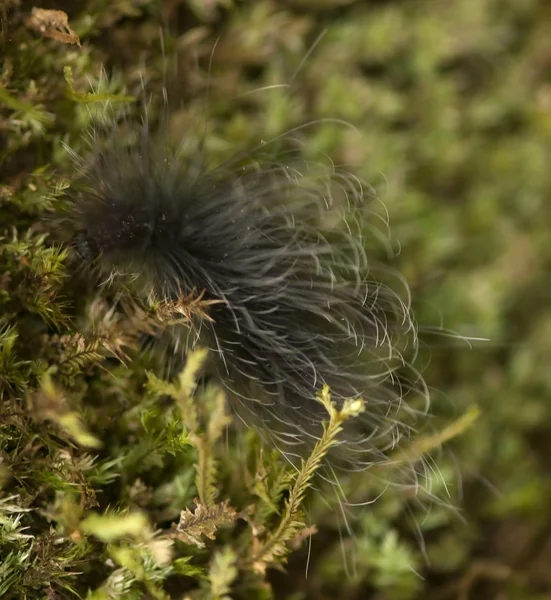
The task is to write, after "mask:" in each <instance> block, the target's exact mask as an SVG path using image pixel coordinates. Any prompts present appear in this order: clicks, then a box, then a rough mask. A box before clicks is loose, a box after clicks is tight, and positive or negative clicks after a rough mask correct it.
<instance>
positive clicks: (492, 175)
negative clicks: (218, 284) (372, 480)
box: [0, 0, 551, 600]
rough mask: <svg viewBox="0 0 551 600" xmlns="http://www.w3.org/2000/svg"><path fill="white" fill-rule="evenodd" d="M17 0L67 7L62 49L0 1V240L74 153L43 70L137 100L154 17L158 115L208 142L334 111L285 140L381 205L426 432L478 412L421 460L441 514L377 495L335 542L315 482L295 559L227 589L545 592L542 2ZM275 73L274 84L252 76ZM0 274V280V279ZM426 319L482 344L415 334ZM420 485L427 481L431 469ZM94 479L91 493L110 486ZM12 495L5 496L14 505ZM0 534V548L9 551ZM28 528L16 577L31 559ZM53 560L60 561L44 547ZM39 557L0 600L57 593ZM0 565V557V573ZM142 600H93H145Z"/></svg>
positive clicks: (59, 94)
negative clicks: (171, 73)
mask: <svg viewBox="0 0 551 600" xmlns="http://www.w3.org/2000/svg"><path fill="white" fill-rule="evenodd" d="M39 6H40V7H41V8H55V9H61V10H64V11H66V12H67V14H68V16H69V24H70V26H71V27H72V28H73V29H74V30H75V31H76V32H77V33H78V34H79V36H80V38H81V42H82V46H81V47H80V48H79V47H77V46H75V45H65V44H62V43H61V42H59V41H55V40H52V39H47V38H46V37H42V36H40V34H38V33H36V32H33V31H31V30H30V28H29V27H26V25H25V19H26V18H27V17H28V16H29V13H30V10H31V8H32V3H26V2H18V1H17V0H15V1H14V0H0V15H2V21H3V38H2V45H1V46H0V61H1V62H0V68H1V80H0V81H1V82H2V83H1V85H0V138H3V139H2V141H1V147H0V151H1V153H2V162H1V163H0V171H1V172H2V176H1V179H2V180H1V181H0V183H1V184H2V186H3V187H2V188H1V190H2V194H1V195H0V198H1V199H0V211H1V212H0V217H1V219H2V222H1V228H2V231H3V232H4V233H3V234H2V235H6V236H10V235H11V233H10V232H11V227H12V225H13V226H16V227H18V228H19V229H20V231H21V232H23V231H24V230H25V229H26V228H28V227H29V226H34V225H33V224H35V223H37V222H38V221H39V220H40V219H41V218H42V215H43V212H44V210H45V209H46V210H47V209H49V208H51V206H52V204H51V203H50V204H48V203H47V202H45V203H44V205H42V204H41V200H39V198H43V196H39V195H38V192H41V193H42V194H45V193H47V191H48V190H51V186H53V185H55V184H56V183H59V182H61V181H65V180H68V179H69V178H70V177H71V175H72V171H71V169H72V167H71V164H70V160H69V157H68V155H67V153H66V152H65V150H64V149H63V147H62V144H61V142H62V141H66V142H68V143H69V144H70V145H73V146H74V147H75V146H76V148H77V150H79V149H80V148H81V147H82V146H83V143H82V141H79V140H80V136H81V135H82V133H83V130H84V127H85V126H86V124H87V123H88V122H89V115H88V112H87V105H86V104H78V103H75V102H72V101H71V100H70V99H68V98H67V97H66V87H67V84H66V82H65V79H64V75H63V68H64V67H65V66H70V67H71V69H72V74H73V77H74V83H73V85H74V89H75V90H78V91H79V92H81V93H86V92H88V91H89V83H88V81H89V80H90V81H92V82H93V83H94V85H97V82H98V79H99V77H100V68H101V65H104V66H105V69H106V71H107V73H108V80H109V83H108V84H106V83H105V81H103V83H102V84H101V85H102V86H106V85H107V86H108V87H109V89H110V91H112V92H114V93H118V92H121V91H122V90H123V89H124V90H126V91H127V92H128V93H130V94H136V93H139V89H140V78H139V69H138V67H139V66H140V65H142V66H143V68H144V69H145V72H146V73H147V78H148V80H149V84H148V85H149V86H150V89H151V90H152V91H153V92H154V91H155V90H157V91H158V90H159V89H160V86H161V84H162V65H163V59H162V55H161V44H160V41H159V39H160V28H162V29H164V31H165V33H164V44H165V52H166V55H167V56H168V57H170V58H171V59H172V58H174V56H176V55H177V56H178V63H177V66H174V64H173V61H172V60H169V63H170V65H171V66H170V68H171V69H173V68H175V69H176V76H175V77H174V81H175V82H176V85H175V87H176V88H177V92H174V94H175V95H177V96H178V98H181V100H182V102H183V105H182V107H181V108H180V109H179V110H177V111H175V113H174V114H175V123H176V124H175V127H176V128H177V131H181V132H185V131H193V132H195V133H196V132H197V131H201V128H202V127H203V123H204V120H205V118H207V123H208V136H207V141H206V144H207V146H208V148H209V150H210V152H211V153H212V155H213V156H220V157H224V156H228V154H230V155H231V153H232V152H233V151H234V150H235V148H243V147H246V146H247V145H251V144H257V143H258V142H259V141H260V140H266V139H269V138H270V137H272V136H274V135H277V134H279V133H281V132H283V131H286V130H287V129H289V128H291V127H295V126H297V125H299V124H301V123H304V122H309V121H313V120H317V119H325V118H327V119H342V120H343V121H346V122H348V123H350V124H351V125H353V126H354V127H355V128H356V129H357V131H356V130H354V129H352V128H350V127H345V126H337V125H330V124H326V125H324V124H323V123H320V124H319V125H318V126H315V127H312V128H309V129H308V130H307V131H304V132H302V134H301V135H302V137H303V140H304V143H305V154H306V155H310V153H311V155H312V156H316V155H319V154H320V153H326V154H327V155H329V156H330V157H331V158H332V160H334V161H335V163H338V164H346V165H350V170H351V171H352V172H354V173H355V174H357V175H358V176H359V177H361V178H362V179H363V180H365V181H367V182H369V184H370V185H372V186H373V188H374V189H375V190H376V192H377V194H378V196H379V198H380V199H381V201H382V203H383V204H384V205H385V207H386V209H387V210H388V213H389V216H390V222H391V230H392V238H393V240H394V241H395V243H396V247H398V246H397V244H398V243H399V245H400V248H401V252H400V253H399V255H398V256H397V258H396V259H395V260H394V261H393V262H392V266H393V267H396V268H398V269H399V270H401V271H402V272H403V273H404V275H405V277H406V279H407V280H408V282H409V284H410V286H411V290H412V296H413V304H414V308H415V310H416V314H417V320H418V321H419V323H420V324H421V326H422V328H423V326H424V332H422V335H421V339H422V343H423V348H424V349H423V353H422V357H423V361H424V363H426V369H425V370H424V375H425V377H426V380H427V383H428V384H429V386H430V387H431V389H432V390H433V407H434V408H433V410H434V413H435V416H436V422H437V423H439V424H440V423H441V424H442V426H444V425H445V424H446V423H449V422H451V421H453V420H454V419H456V418H458V417H459V416H460V415H461V414H463V413H464V412H466V411H467V410H468V409H469V408H470V407H472V406H473V405H476V406H478V407H479V408H480V410H481V415H480V417H479V418H478V420H477V421H476V422H475V423H474V425H472V426H471V427H470V428H469V429H467V430H466V431H465V432H463V433H462V435H460V436H459V437H457V438H456V439H454V440H453V441H452V442H450V443H449V444H447V445H446V449H447V451H446V452H444V453H443V454H442V455H441V456H440V455H439V454H438V455H436V456H435V459H434V461H435V470H436V469H439V470H440V471H441V473H442V477H443V478H444V480H445V481H447V482H448V483H449V487H450V504H452V505H453V506H455V507H457V510H452V509H451V508H449V507H441V506H434V507H432V508H427V510H426V511H425V510H424V509H422V508H419V507H418V506H416V505H412V504H411V503H410V502H409V500H410V498H408V497H407V494H400V493H399V492H398V491H390V492H389V493H388V494H385V495H383V497H382V498H381V499H380V500H378V501H377V502H376V503H375V504H373V505H371V506H367V507H364V508H363V509H362V510H361V511H359V510H355V511H354V515H353V517H352V523H353V525H352V527H353V531H354V536H353V537H354V539H355V542H354V543H355V545H356V550H355V551H354V550H353V548H352V546H353V545H354V544H353V543H352V541H351V539H350V537H349V536H348V535H347V534H345V541H344V543H343V544H341V542H340V538H339V535H338V534H337V529H338V527H339V524H338V523H337V519H336V518H335V514H334V511H335V509H333V511H329V510H324V509H323V508H322V504H323V503H322V502H321V501H319V500H318V501H316V499H315V498H314V499H313V500H311V502H312V506H311V515H312V519H313V521H314V523H316V525H317V527H318V530H319V531H318V533H317V534H315V535H314V536H313V537H312V538H311V544H312V548H311V558H310V561H309V566H308V571H307V570H306V562H307V553H308V548H307V545H308V544H305V545H303V547H302V548H301V549H299V550H298V551H297V552H296V553H294V554H292V555H291V557H290V561H289V564H288V565H287V572H286V573H278V572H276V573H271V574H269V577H268V580H267V581H270V582H271V585H272V591H270V589H269V588H268V587H267V585H268V584H267V583H266V582H264V583H262V585H260V584H258V585H257V587H254V586H253V587H251V588H250V589H247V588H246V587H244V588H242V589H239V590H238V591H236V592H235V596H234V595H232V594H230V595H231V596H232V597H236V598H257V597H265V598H269V597H275V598H285V599H289V600H300V599H302V598H316V599H327V600H329V599H333V598H339V599H342V600H355V599H357V600H360V599H367V598H373V599H389V600H393V599H399V600H401V599H410V598H411V599H413V598H427V599H434V600H436V599H442V600H444V599H447V598H450V599H451V598H457V599H458V600H467V599H471V598H472V599H474V598H477V599H485V598H492V599H494V598H495V599H496V600H497V599H499V600H502V599H509V598H510V599H517V598H518V599H523V600H536V599H538V600H540V599H541V600H543V599H547V598H551V485H550V484H551V478H550V473H551V455H550V453H551V443H550V440H551V311H550V310H549V303H550V301H551V287H550V285H551V278H550V271H549V269H550V266H551V235H550V233H549V232H550V230H551V204H550V201H551V197H550V192H551V160H550V159H551V4H550V3H549V2H547V1H546V0H450V1H448V2H442V1H437V0H419V1H416V2H415V1H407V0H395V1H392V0H389V1H382V0H379V1H363V2H362V1H359V0H358V1H353V0H286V1H284V0H281V1H279V2H278V1H276V0H272V1H268V0H255V1H250V2H245V1H244V2H238V1H235V2H232V1H231V0H220V1H218V0H189V1H187V2H185V1H179V0H167V1H166V2H164V3H160V2H159V1H154V0H88V1H82V0H74V1H67V2H50V3H43V4H39ZM322 34H323V35H322ZM320 36H321V37H320ZM215 43H216V47H215V48H214V46H215ZM213 48H214V50H213ZM209 61H211V62H212V64H211V68H210V72H209ZM142 72H143V69H142ZM281 84H290V87H286V88H277V87H276V88H273V89H264V91H257V92H254V90H259V88H267V87H269V86H278V85H281ZM102 89H103V88H102ZM207 89H208V90H209V102H208V104H206V102H205V98H206V93H207ZM14 99H17V100H14ZM32 106H34V107H37V108H35V109H34V110H31V107H32ZM79 144H80V146H79ZM46 165H47V167H46ZM32 186H34V188H33V187H32ZM37 189H38V192H37ZM33 194H34V195H33ZM38 230H40V227H39V226H38ZM5 252H8V251H5ZM6 256H7V255H6V254H4V258H5V260H7V259H6ZM4 268H5V269H7V267H5V266H4ZM12 270H13V267H12ZM10 281H11V280H8V279H7V278H6V277H4V278H3V275H2V273H1V272H0V290H1V293H2V294H7V292H6V291H5V290H9V287H10ZM4 306H6V305H4ZM8 313H9V311H8V309H7V308H6V311H5V314H6V315H8ZM10 314H11V313H10ZM441 327H443V328H445V329H446V330H449V331H450V332H456V333H457V334H458V336H464V337H472V338H480V339H482V338H486V339H487V341H473V342H470V343H468V342H466V341H462V340H461V339H460V337H458V336H455V337H454V336H453V335H450V336H445V335H436V334H431V333H430V329H431V328H434V329H438V328H441ZM27 335H28V337H27V338H25V336H24V335H23V334H21V333H20V338H19V342H20V343H23V342H25V339H27V342H25V343H29V342H28V340H30V339H31V334H30V333H29V332H27ZM22 340H23V342H22ZM20 353H22V354H24V351H23V350H20ZM3 356H4V355H3ZM429 357H430V360H429ZM2 361H3V362H2ZM2 361H0V378H1V381H2V382H3V385H4V386H5V387H4V392H3V396H2V398H3V402H4V403H5V407H7V406H8V403H9V402H11V401H12V400H11V398H21V397H23V396H24V394H23V392H22V391H21V390H22V389H23V388H24V385H21V386H20V388H17V386H14V385H12V383H13V382H11V380H10V377H13V376H14V375H13V372H12V371H9V369H7V367H6V365H7V364H8V361H7V359H5V358H3V359H2ZM121 377H122V376H121ZM125 381H126V383H125V385H130V383H129V381H128V380H125ZM132 381H134V380H132ZM135 381H136V386H137V385H138V380H137V379H136V380H135ZM6 390H7V391H6ZM17 390H19V391H17ZM6 410H7V408H6ZM5 418H6V421H5V422H6V423H9V421H8V420H7V417H5ZM93 422H94V421H93V418H92V430H93V429H94V427H93ZM97 423H101V421H97ZM9 427H11V425H9V424H8V425H7V429H6V430H5V431H4V435H5V436H6V437H5V438H3V445H2V451H1V452H2V454H0V456H1V457H2V462H4V464H10V463H9V461H10V460H13V456H14V452H15V450H14V444H15V446H17V448H20V446H21V443H20V442H17V443H15V442H13V440H14V439H16V437H14V436H16V434H15V433H14V432H13V431H11V430H10V431H7V430H8V429H9ZM16 429H17V428H16ZM10 432H11V433H10ZM8 433H9V435H8ZM27 433H28V432H27ZM17 435H19V434H17ZM29 435H30V434H29ZM33 435H34V434H33ZM136 435H139V434H136ZM9 436H12V437H9ZM31 438H32V439H34V440H36V437H34V438H33V437H32V436H31ZM31 438H29V439H31ZM17 439H19V438H17ZM21 439H23V438H21ZM10 440H11V442H10ZM10 443H11V444H12V445H11V446H10ZM126 443H128V442H126ZM49 452H50V453H55V452H54V450H53V449H52V447H50V450H49ZM52 455H53V454H52ZM111 458H112V459H115V458H116V457H114V456H112V457H111ZM103 459H104V460H106V459H107V457H105V456H104V457H103ZM21 468H23V467H21ZM459 482H461V485H458V484H459ZM33 485H35V484H34V483H33V484H28V485H27V484H26V483H25V478H22V479H17V478H16V480H15V483H14V481H12V482H11V483H8V484H6V488H5V489H4V490H3V491H4V492H5V493H6V494H8V495H9V493H18V494H22V493H23V492H22V491H21V490H22V489H23V490H25V491H26V493H28V494H29V498H31V496H32V498H37V497H39V495H40V493H42V491H43V488H40V486H39V485H38V484H36V493H34V492H32V489H31V488H32V486H33ZM41 485H43V486H44V485H45V486H48V485H53V484H52V482H51V481H50V482H49V483H48V482H42V484H41ZM159 485H160V484H159ZM434 485H435V486H437V487H439V489H440V491H441V489H442V488H443V484H442V483H441V482H440V483H439V482H438V477H435V482H434ZM54 487H55V486H54ZM100 488H101V486H100ZM56 489H57V488H56ZM59 489H62V486H60V488H59ZM98 489H99V488H98ZM437 491H439V490H437ZM6 494H5V495H6ZM98 494H99V496H100V502H99V504H100V505H101V506H103V507H104V508H105V507H106V506H107V505H109V504H111V503H116V502H117V501H118V500H119V498H118V497H117V496H112V497H110V496H109V493H107V492H106V495H104V496H103V497H102V496H101V493H100V492H98ZM23 495H24V493H23ZM121 497H124V498H125V499H126V500H128V498H132V494H125V493H121ZM32 498H31V499H28V500H27V501H26V502H27V504H25V503H23V504H25V506H32V501H33V500H32ZM49 502H50V503H51V502H52V500H51V498H50V499H48V500H47V501H45V502H44V504H43V505H40V506H41V509H40V510H41V511H42V512H41V515H42V516H41V519H43V521H40V520H38V521H34V522H33V524H32V527H31V529H30V530H29V531H31V532H32V533H34V534H36V535H37V536H39V537H38V538H37V539H41V540H42V541H41V542H40V543H41V544H43V545H45V544H46V542H45V541H44V538H43V537H42V538H41V537H40V535H42V536H44V535H46V533H47V532H48V531H50V529H49V527H50V526H51V525H47V523H51V521H50V522H49V521H48V514H49V513H48V510H47V508H46V507H48V506H50V509H51V505H50V504H48V503H49ZM318 505H319V506H318ZM143 506H145V507H147V506H148V505H147V502H145V503H144V504H143ZM58 508H59V506H58ZM52 510H53V509H51V510H50V513H51V512H52ZM53 512H55V511H53ZM6 514H8V513H6ZM50 517H51V514H50ZM54 520H55V519H54ZM4 527H7V521H5V522H4ZM33 528H34V529H33ZM6 531H7V529H5V530H4V533H3V534H0V549H2V550H0V552H4V555H3V556H1V555H0V563H1V562H2V559H4V560H5V559H6V557H7V556H8V554H9V553H11V552H12V546H13V544H15V542H14V539H15V538H13V539H12V538H9V536H8V534H7V533H6ZM2 536H3V537H2ZM20 542H21V544H23V545H24V543H23V541H21V540H20ZM25 543H26V542H25ZM40 543H38V542H36V543H35V545H34V550H33V551H34V552H35V554H34V555H33V558H32V561H31V562H30V563H29V564H27V565H26V566H25V569H26V570H28V569H31V571H32V569H33V568H38V567H37V565H38V563H39V562H40V561H41V560H43V557H42V555H41V551H40V548H41V546H40ZM2 544H4V545H2ZM17 544H19V542H17ZM21 547H23V546H21ZM25 547H26V546H25ZM37 548H38V550H37ZM343 550H344V554H345V555H346V557H347V558H346V559H343V558H342V551H343ZM44 560H46V559H45V558H44ZM52 560H53V559H52ZM56 560H58V563H57V567H59V568H61V570H63V569H64V567H63V560H62V558H59V557H58V558H57V559H56ZM6 564H7V563H6ZM32 565H34V566H32ZM60 565H61V567H60ZM10 568H11V567H10ZM42 568H43V573H47V575H44V577H43V579H42V581H40V577H38V576H37V577H35V579H33V580H29V581H31V582H32V584H33V585H31V584H29V585H27V587H25V586H23V585H21V587H17V590H18V591H16V592H13V594H14V595H13V596H10V593H12V592H10V589H12V590H13V589H16V588H15V583H13V582H12V585H11V586H10V585H8V586H6V587H5V588H0V589H4V594H5V597H6V598H10V597H14V598H19V597H20V598H35V597H36V598H49V599H50V600H54V599H56V598H65V597H71V596H70V595H69V596H65V595H64V594H65V593H66V591H67V590H66V589H64V588H63V586H60V585H58V584H57V583H55V582H56V581H57V579H56V578H54V577H51V578H50V575H49V573H50V571H48V569H53V567H52V565H49V566H48V567H47V568H46V567H42ZM74 570H76V571H82V570H83V568H82V566H79V567H78V568H75V569H74ZM84 570H85V569H84ZM108 570H109V569H108V568H107V567H105V569H104V572H103V571H102V573H101V576H100V575H97V578H96V579H95V581H94V583H95V584H96V585H99V584H100V583H101V581H102V580H103V578H104V577H107V575H108ZM40 572H42V571H40ZM7 573H8V568H7V567H5V569H4V573H3V571H2V566H1V565H0V584H1V583H2V576H3V575H4V576H5V577H8V575H7ZM56 577H57V576H56ZM5 581H7V579H5V580H4V582H5ZM13 581H15V579H14V580H13ZM52 581H53V582H54V583H52ZM63 581H68V582H70V585H71V587H73V588H74V589H75V590H76V591H77V592H78V593H79V594H85V593H86V591H85V590H86V585H88V584H89V583H90V580H85V582H84V583H79V581H81V580H79V578H78V577H77V576H71V575H67V576H64V578H63ZM255 585H256V584H255ZM33 586H34V588H33ZM83 586H84V587H83ZM263 586H264V587H263ZM191 587H192V586H191ZM33 589H34V590H35V591H34V592H33V591H32V590H33ZM167 589H168V592H167V593H169V594H171V597H175V598H180V597H183V592H182V593H180V592H179V591H178V590H177V589H176V591H174V590H172V589H170V586H168V588H167ZM33 593H36V595H32V594H33ZM148 594H151V592H150V591H149V592H148V591H144V592H143V595H141V596H140V593H139V592H136V594H135V595H134V596H130V595H129V596H125V595H120V596H117V595H114V596H112V597H114V598H118V597H121V598H123V597H124V598H126V597H137V598H139V597H144V598H148V597H156V596H154V595H151V596H150V595H148ZM262 594H264V595H262ZM106 597H107V596H106Z"/></svg>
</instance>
